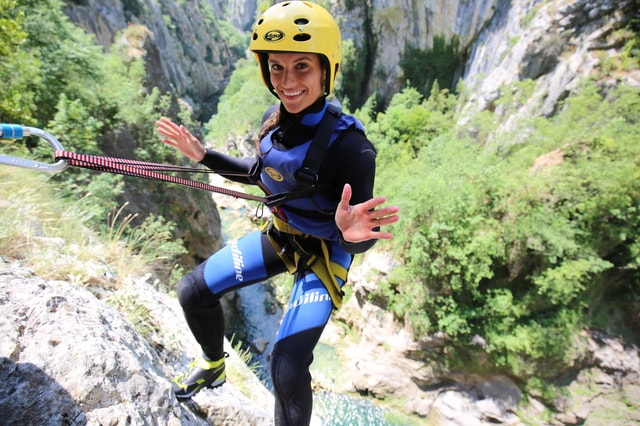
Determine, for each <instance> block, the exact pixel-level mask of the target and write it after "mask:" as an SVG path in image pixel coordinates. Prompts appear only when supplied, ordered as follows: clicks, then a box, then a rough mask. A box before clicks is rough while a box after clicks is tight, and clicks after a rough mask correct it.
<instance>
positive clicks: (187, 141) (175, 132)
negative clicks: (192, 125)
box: [156, 117, 207, 162]
mask: <svg viewBox="0 0 640 426" xmlns="http://www.w3.org/2000/svg"><path fill="white" fill-rule="evenodd" d="M156 126H157V127H158V132H160V134H161V135H162V136H164V138H163V139H162V142H164V143H166V144H167V145H171V146H172V147H174V148H176V149H177V150H179V151H180V152H181V153H183V154H184V155H186V156H187V157H189V158H190V159H192V160H194V161H197V162H200V161H202V159H203V158H204V155H205V154H206V152H207V150H206V149H205V147H204V145H202V144H201V143H200V141H199V140H198V139H197V138H196V137H195V136H193V135H192V134H191V132H189V131H188V130H187V129H185V127H184V126H183V125H180V126H178V125H177V124H175V123H174V122H173V121H171V120H169V119H168V118H165V117H162V118H161V119H160V120H158V121H156Z"/></svg>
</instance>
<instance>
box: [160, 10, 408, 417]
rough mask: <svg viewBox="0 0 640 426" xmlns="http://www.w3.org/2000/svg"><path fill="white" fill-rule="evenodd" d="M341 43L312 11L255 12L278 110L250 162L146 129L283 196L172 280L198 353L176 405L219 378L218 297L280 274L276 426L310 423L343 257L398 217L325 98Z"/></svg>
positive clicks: (178, 130) (358, 142) (255, 45)
mask: <svg viewBox="0 0 640 426" xmlns="http://www.w3.org/2000/svg"><path fill="white" fill-rule="evenodd" d="M340 45H341V37H340V30H339V29H338V26H337V24H336V22H335V20H334V19H333V17H332V16H331V15H330V14H329V13H328V12H327V11H326V10H325V9H323V8H322V7H320V6H318V5H317V4H314V3H310V2H307V1H304V2H303V1H288V2H284V3H280V4H276V5H274V6H272V7H271V8H269V9H268V10H267V11H265V12H264V14H262V16H260V18H259V19H258V21H257V22H256V25H255V27H254V32H253V36H252V40H251V44H250V49H251V50H252V51H253V52H254V53H255V55H256V57H257V59H258V62H259V64H260V69H261V72H262V76H263V80H264V83H265V85H266V86H267V87H268V88H269V90H271V92H272V93H273V94H274V95H275V96H276V97H277V98H278V99H279V100H280V105H279V109H277V110H276V111H275V112H274V113H273V114H272V115H271V116H270V117H269V118H268V119H267V120H266V122H265V123H263V126H262V127H263V128H262V130H261V134H260V136H259V141H258V143H257V150H258V155H257V158H254V159H237V158H233V157H230V156H227V155H224V154H221V153H219V152H215V151H213V150H210V149H206V148H205V147H204V146H203V145H202V144H201V143H200V142H199V141H198V140H197V139H196V138H195V137H194V136H193V135H191V133H189V132H188V131H187V130H186V129H185V128H184V127H183V126H178V125H176V124H174V123H172V122H171V121H169V120H167V119H165V118H163V119H161V120H159V121H158V122H157V126H158V130H159V132H160V133H161V134H162V135H163V136H164V139H163V141H164V142H165V143H167V144H169V145H171V146H173V147H175V148H177V149H178V150H180V151H181V152H182V153H183V154H184V155H186V156H187V157H189V158H191V159H192V160H194V161H197V162H200V163H201V164H203V165H205V166H207V167H209V168H211V169H212V170H214V171H216V172H217V173H220V174H221V175H223V176H225V177H227V178H229V179H232V180H235V181H239V182H243V183H251V184H256V185H259V186H260V187H261V188H262V189H263V190H264V191H265V193H266V194H269V195H271V194H287V195H286V196H285V198H284V199H283V203H282V204H279V205H277V206H276V207H273V208H272V213H273V214H272V219H271V220H270V221H269V222H268V223H267V224H266V226H265V227H264V228H263V229H262V230H260V231H255V232H252V233H249V234H248V235H245V236H244V237H242V238H240V239H238V240H236V241H232V242H231V243H230V244H228V245H227V246H225V247H224V248H223V249H221V250H220V251H218V252H217V253H215V254H213V255H212V256H211V257H210V258H209V259H208V260H206V261H205V262H204V263H202V264H201V265H199V266H198V267H196V269H195V270H193V271H192V272H191V273H189V274H187V275H186V276H185V277H183V278H182V279H181V280H180V282H179V283H178V286H177V293H178V299H179V301H180V304H181V306H182V308H183V310H184V313H185V317H186V319H187V323H188V324H189V327H190V328H191V331H192V332H193V334H194V336H195V338H196V340H197V341H198V342H199V343H200V345H201V346H202V350H203V355H202V357H201V358H198V359H196V360H195V361H194V362H193V363H192V365H191V369H190V370H189V372H187V373H186V374H185V375H184V376H181V377H178V378H177V379H174V391H175V394H176V396H177V397H178V399H188V398H190V397H191V396H192V395H194V394H195V393H196V392H198V391H199V390H200V389H202V388H203V387H216V386H219V385H221V384H222V383H224V382H225V370H224V358H225V353H224V352H223V339H224V331H225V330H224V319H223V313H222V308H221V305H220V297H221V296H222V295H223V294H224V293H225V292H228V291H232V290H236V289H239V288H241V287H243V286H247V285H250V284H254V283H257V282H261V281H264V280H266V279H268V278H270V277H273V276H274V275H276V274H280V273H283V272H287V271H288V272H290V273H292V274H293V275H294V285H293V290H292V294H291V299H290V303H289V306H288V309H287V310H286V313H285V315H284V318H283V321H282V325H281V327H280V330H279V332H278V336H277V339H276V342H275V344H274V348H273V352H272V354H271V376H272V382H273V387H274V396H275V421H276V424H282V425H305V424H308V423H309V421H310V418H311V407H312V391H311V376H310V374H309V366H310V364H311V362H312V359H313V355H312V352H313V348H314V347H315V345H316V343H317V342H318V340H319V339H320V335H321V334H322V331H323V329H324V327H325V325H326V323H327V321H328V320H329V316H330V314H331V312H332V310H333V309H334V308H337V307H339V306H340V303H341V299H342V291H341V287H342V285H343V284H344V283H345V281H346V279H347V271H348V269H349V267H350V266H351V262H352V259H353V255H354V254H356V253H361V252H364V251H365V250H367V249H369V248H370V247H372V246H373V244H374V243H375V241H376V240H377V239H390V238H391V237H392V235H391V234H390V233H387V232H381V231H380V230H379V227H380V226H384V225H389V224H392V223H394V222H396V221H397V220H398V216H397V215H396V213H397V212H398V208H397V207H381V205H382V204H383V203H384V202H385V201H386V199H385V197H375V198H374V197H373V195H372V194H373V184H374V175H375V150H374V148H373V146H372V145H371V143H370V142H369V141H368V140H367V138H366V137H365V135H364V129H363V128H362V125H361V124H360V123H359V122H358V121H357V120H356V119H355V118H354V117H352V116H349V115H343V114H341V113H339V112H336V111H335V108H333V107H331V106H330V105H329V104H328V102H327V100H326V96H327V95H329V94H330V93H331V90H332V89H333V84H334V82H335V78H336V73H337V72H338V68H339V64H340ZM325 117H326V118H325ZM327 123H328V124H327ZM318 147H320V148H318ZM309 151H311V152H312V153H313V155H309V154H308V152H309ZM316 169H317V170H316Z"/></svg>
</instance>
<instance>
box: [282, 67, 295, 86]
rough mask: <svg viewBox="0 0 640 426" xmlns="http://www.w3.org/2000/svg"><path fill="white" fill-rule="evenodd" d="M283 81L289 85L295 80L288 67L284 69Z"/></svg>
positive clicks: (285, 84)
mask: <svg viewBox="0 0 640 426" xmlns="http://www.w3.org/2000/svg"><path fill="white" fill-rule="evenodd" d="M282 82H283V84H284V86H288V85H290V84H292V83H294V82H295V77H294V75H293V73H292V72H290V71H289V70H288V69H284V70H283V73H282Z"/></svg>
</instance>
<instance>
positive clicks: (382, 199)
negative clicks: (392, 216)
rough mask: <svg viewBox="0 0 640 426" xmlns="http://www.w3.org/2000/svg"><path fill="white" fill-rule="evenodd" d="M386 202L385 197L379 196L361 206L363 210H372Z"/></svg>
mask: <svg viewBox="0 0 640 426" xmlns="http://www.w3.org/2000/svg"><path fill="white" fill-rule="evenodd" d="M386 201H387V197H385V196H382V195H381V196H379V197H376V198H372V199H370V200H367V201H365V202H363V203H362V204H361V206H362V208H363V209H364V210H373V209H375V208H376V207H378V206H379V205H380V204H384V203H385V202H386Z"/></svg>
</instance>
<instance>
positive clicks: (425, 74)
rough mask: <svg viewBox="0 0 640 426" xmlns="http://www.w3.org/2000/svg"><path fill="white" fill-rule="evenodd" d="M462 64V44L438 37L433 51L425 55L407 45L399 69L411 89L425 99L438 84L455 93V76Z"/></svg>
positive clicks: (455, 40) (435, 39)
mask: <svg viewBox="0 0 640 426" xmlns="http://www.w3.org/2000/svg"><path fill="white" fill-rule="evenodd" d="M463 63H464V55H463V54H462V52H460V41H459V40H458V39H457V38H455V37H454V38H453V39H451V40H450V41H447V40H446V39H445V38H444V37H441V36H435V37H434V38H433V47H432V48H431V49H428V50H426V51H425V50H422V49H419V48H416V47H412V46H409V45H407V46H406V47H405V49H404V53H403V55H402V57H401V58H400V67H401V68H402V71H403V72H404V76H405V78H406V79H407V81H408V82H409V85H410V86H412V87H415V88H417V89H418V90H419V91H420V92H421V93H422V94H423V95H425V96H429V94H430V91H431V87H432V85H433V83H434V82H436V81H437V82H438V83H439V85H440V87H444V88H447V89H449V90H453V89H454V88H455V87H454V84H455V76H456V73H457V72H459V71H460V67H461V66H462V65H463Z"/></svg>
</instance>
